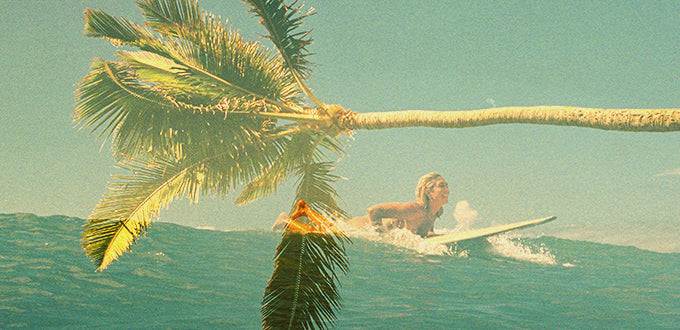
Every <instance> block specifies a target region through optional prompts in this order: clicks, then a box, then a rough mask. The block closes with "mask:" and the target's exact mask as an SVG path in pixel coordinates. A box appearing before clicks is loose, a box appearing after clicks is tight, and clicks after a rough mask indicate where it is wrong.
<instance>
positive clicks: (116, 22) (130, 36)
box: [84, 8, 153, 45]
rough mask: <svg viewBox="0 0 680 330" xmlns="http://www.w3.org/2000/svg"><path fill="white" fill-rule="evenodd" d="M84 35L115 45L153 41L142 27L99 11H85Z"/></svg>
mask: <svg viewBox="0 0 680 330" xmlns="http://www.w3.org/2000/svg"><path fill="white" fill-rule="evenodd" d="M84 15H85V35H86V36H88V37H94V38H104V39H106V40H109V41H110V42H112V43H113V44H116V45H121V44H125V45H138V43H139V42H140V41H142V40H149V39H153V37H152V35H151V33H150V32H149V31H148V30H146V29H145V28H144V27H142V26H140V25H137V24H135V23H133V22H130V21H128V20H126V19H124V18H117V17H113V16H112V15H109V14H107V13H105V12H103V11H101V10H94V9H89V8H88V9H85V12H84Z"/></svg>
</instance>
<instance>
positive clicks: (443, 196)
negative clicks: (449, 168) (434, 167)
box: [427, 178, 449, 205]
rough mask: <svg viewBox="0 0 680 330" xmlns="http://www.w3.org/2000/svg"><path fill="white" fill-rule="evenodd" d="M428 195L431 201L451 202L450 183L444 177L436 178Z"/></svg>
mask: <svg viewBox="0 0 680 330" xmlns="http://www.w3.org/2000/svg"><path fill="white" fill-rule="evenodd" d="M427 195H428V196H429V197H430V201H431V202H439V203H442V205H444V204H446V203H448V202H449V185H448V183H446V181H444V179H442V178H437V179H435V180H434V186H432V188H430V189H429V191H428V192H427Z"/></svg>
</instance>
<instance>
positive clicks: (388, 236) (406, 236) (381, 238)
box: [345, 226, 454, 255]
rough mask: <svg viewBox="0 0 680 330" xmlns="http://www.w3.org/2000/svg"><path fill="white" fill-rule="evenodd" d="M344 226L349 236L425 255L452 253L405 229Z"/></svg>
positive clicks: (446, 248)
mask: <svg viewBox="0 0 680 330" xmlns="http://www.w3.org/2000/svg"><path fill="white" fill-rule="evenodd" d="M346 227H347V228H345V232H346V233H347V235H349V236H350V237H358V238H363V239H367V240H370V241H374V242H380V243H384V244H390V245H394V246H398V247H402V248H406V249H409V250H414V251H417V252H418V253H422V254H427V255H452V254H454V253H453V252H452V251H451V248H449V247H448V246H445V245H441V244H433V243H429V242H427V241H425V239H423V238H422V237H420V236H418V235H416V234H413V233H412V232H411V231H409V230H407V229H394V230H391V231H389V232H387V233H378V232H376V231H375V230H374V229H373V228H372V227H371V226H365V227H362V228H352V227H350V226H346Z"/></svg>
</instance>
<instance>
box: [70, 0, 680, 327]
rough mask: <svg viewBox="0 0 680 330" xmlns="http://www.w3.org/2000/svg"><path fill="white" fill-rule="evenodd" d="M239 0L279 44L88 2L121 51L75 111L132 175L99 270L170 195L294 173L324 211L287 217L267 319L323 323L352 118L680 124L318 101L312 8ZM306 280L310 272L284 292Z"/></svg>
mask: <svg viewBox="0 0 680 330" xmlns="http://www.w3.org/2000/svg"><path fill="white" fill-rule="evenodd" d="M244 2H245V3H246V4H248V6H249V8H250V11H251V12H252V13H253V14H254V15H255V16H257V17H259V19H260V23H261V24H262V25H264V27H265V28H266V30H267V31H268V33H269V35H268V36H266V37H267V38H268V39H269V40H270V41H271V42H272V43H273V44H274V45H275V48H276V49H275V50H269V49H266V48H264V47H263V46H261V45H260V44H259V43H257V42H247V41H244V40H243V39H242V38H241V37H240V36H239V34H238V33H237V32H234V31H232V30H230V29H229V28H228V27H225V26H224V25H223V23H222V22H221V21H220V20H219V19H217V18H216V17H215V16H213V15H211V14H209V13H206V12H204V11H201V10H200V8H199V7H198V4H197V2H196V1H195V0H137V5H138V7H139V8H140V9H141V11H142V13H143V15H144V16H145V19H146V26H142V25H138V24H135V23H133V22H131V21H128V20H126V19H123V18H117V17H114V16H111V15H109V14H107V13H105V12H102V11H99V10H91V9H87V10H86V11H85V19H86V26H85V31H86V34H87V35H88V36H90V37H98V38H104V39H106V40H109V41H110V42H111V43H112V44H114V45H116V46H124V48H123V49H122V50H119V51H118V52H117V56H118V58H119V60H118V61H113V62H112V61H105V60H103V59H95V60H94V61H93V63H92V65H91V69H90V72H89V73H88V74H87V75H86V76H85V77H84V78H83V80H82V82H81V83H80V84H79V86H78V90H77V92H76V98H77V102H76V110H75V112H74V117H75V120H76V122H77V123H78V126H80V127H81V128H88V129H91V131H92V132H97V133H98V135H99V136H100V137H101V136H103V137H105V138H110V139H111V140H112V144H113V154H114V156H115V158H116V160H117V162H118V164H119V165H118V166H119V167H120V168H122V169H124V170H126V171H127V172H128V173H129V174H127V175H119V176H114V177H113V178H112V179H111V181H110V183H109V191H108V192H107V193H106V194H105V195H104V196H103V198H102V199H101V201H100V202H99V203H98V204H97V205H96V206H95V209H94V211H93V213H92V215H91V216H90V217H89V219H88V223H87V225H86V226H85V230H84V234H83V241H82V244H83V246H84V248H85V250H86V253H87V255H88V256H89V257H90V258H91V259H92V260H93V262H94V263H95V265H96V266H97V269H98V270H104V269H106V268H107V267H108V266H109V265H110V264H111V262H112V261H113V260H115V259H117V258H118V257H119V256H120V255H121V254H122V253H123V252H124V251H126V250H127V249H129V247H130V245H131V243H133V242H134V241H135V240H136V239H137V238H139V237H140V236H141V235H143V234H144V233H145V232H146V230H147V228H148V226H149V225H150V223H151V221H152V219H153V218H154V217H156V216H157V215H158V212H159V211H160V209H161V208H162V207H164V206H166V205H167V204H169V203H170V202H172V201H174V200H175V199H178V198H189V199H192V200H196V199H197V198H198V197H199V196H200V195H210V196H219V197H226V196H227V195H228V194H229V193H231V192H233V191H235V190H238V189H241V191H240V193H239V195H238V197H237V198H236V203H237V204H245V203H248V202H251V201H253V200H255V199H257V198H260V197H264V196H267V195H270V194H272V193H274V192H275V191H276V189H277V187H278V185H279V184H280V183H282V182H283V181H284V180H285V179H287V178H288V177H291V176H293V177H296V178H297V187H298V188H297V191H296V195H295V196H294V198H293V203H292V206H291V209H294V208H295V206H296V205H298V201H301V200H304V201H305V202H306V203H303V204H305V206H304V207H302V206H300V205H298V206H300V207H298V208H297V209H296V210H297V211H298V213H299V212H301V210H304V212H306V213H305V215H306V216H307V215H309V214H317V213H316V212H318V213H319V214H320V215H319V216H318V217H317V216H316V215H313V216H311V218H315V219H317V220H316V221H311V223H310V227H299V226H298V227H295V228H297V229H293V227H289V229H288V230H286V231H285V233H284V235H283V239H282V243H281V244H280V245H279V247H278V248H277V254H276V256H277V257H276V258H277V259H276V264H277V267H276V269H275V272H274V276H273V277H272V280H271V281H270V285H269V287H268V289H267V296H265V301H264V307H263V314H264V316H265V317H264V319H263V320H264V321H263V325H264V326H265V327H274V326H280V325H283V324H285V325H288V326H300V327H311V326H313V325H317V326H322V327H323V326H324V324H326V323H327V322H332V321H333V320H334V316H333V313H334V312H333V311H334V310H335V309H337V308H338V307H339V305H338V301H339V296H338V295H337V288H336V285H335V284H334V283H335V280H336V277H335V270H336V269H340V270H342V271H346V269H347V267H346V266H347V264H346V257H345V254H344V243H345V242H347V241H348V240H347V238H346V237H345V236H344V235H343V234H342V232H341V231H338V230H336V228H335V227H334V226H333V225H332V224H330V225H328V224H326V225H320V223H321V220H319V217H322V218H323V217H327V218H331V219H337V218H344V217H346V216H347V214H346V212H345V211H343V210H342V209H341V208H340V207H339V205H338V203H337V202H336V199H337V198H338V196H337V193H336V191H335V190H334V188H333V187H332V184H333V183H334V182H335V181H336V180H337V179H338V176H336V175H334V174H333V172H332V171H333V169H334V162H333V161H332V159H333V158H331V157H335V158H336V159H337V157H338V156H341V155H342V153H343V149H344V144H343V140H344V139H343V136H345V135H347V134H351V131H352V130H358V129H383V128H396V127H413V126H430V127H471V126H480V125H494V124H503V123H532V124H545V125H569V126H583V127H592V128H598V129H606V130H630V131H677V130H680V110H678V109H646V110H640V109H636V110H626V109H619V110H605V109H585V108H575V107H525V108H522V107H518V108H495V109H487V110H476V111H451V112H434V111H403V112H391V113H384V112H379V113H355V112H350V111H347V110H345V109H343V108H342V107H340V106H338V105H330V104H326V103H324V102H322V101H321V100H319V99H318V98H317V97H316V96H315V95H314V94H313V93H312V92H311V90H310V89H309V88H308V87H307V86H306V85H305V82H306V79H307V77H308V74H309V72H310V63H309V61H308V58H309V55H310V54H309V52H308V51H307V46H308V45H309V44H310V43H311V42H312V38H311V36H310V33H309V32H310V31H308V30H304V29H303V26H302V22H303V19H305V17H307V16H309V15H311V14H312V11H311V10H305V9H304V8H303V7H302V6H297V5H295V3H293V4H291V5H287V4H285V3H283V1H280V0H244ZM131 49H137V50H135V51H133V50H131ZM343 133H344V134H343ZM307 218H310V217H309V216H307ZM291 224H293V222H291ZM300 228H303V229H300ZM307 270H309V271H310V273H304V274H303V271H307ZM303 275H304V276H303ZM299 278H304V279H306V280H304V281H297V282H294V285H293V290H288V291H286V290H284V291H285V292H282V291H277V288H278V289H280V288H282V287H284V286H287V285H289V284H290V283H291V282H290V281H291V280H292V279H299ZM305 281H306V282H305ZM321 282H323V283H325V284H324V285H316V284H318V283H321ZM307 284H309V285H308V286H306V287H305V285H307ZM309 288H311V289H310V290H312V291H310V292H311V293H310V294H311V296H308V297H312V298H309V299H308V301H307V303H308V304H307V305H304V306H303V305H302V304H301V303H302V300H300V299H302V298H301V297H302V296H301V295H300V293H301V292H302V291H304V290H306V289H309ZM314 288H316V289H314ZM314 290H316V291H314ZM296 306H303V307H300V308H298V307H296Z"/></svg>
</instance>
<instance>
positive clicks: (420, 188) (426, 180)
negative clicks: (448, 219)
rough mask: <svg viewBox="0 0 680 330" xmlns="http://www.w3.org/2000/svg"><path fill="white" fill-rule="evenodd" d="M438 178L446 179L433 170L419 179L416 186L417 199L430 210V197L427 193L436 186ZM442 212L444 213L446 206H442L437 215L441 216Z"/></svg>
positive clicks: (426, 209)
mask: <svg viewBox="0 0 680 330" xmlns="http://www.w3.org/2000/svg"><path fill="white" fill-rule="evenodd" d="M437 179H442V180H443V179H444V178H443V177H442V176H441V175H439V174H437V173H435V172H432V173H428V174H425V175H423V176H421V177H420V180H418V185H417V186H416V200H417V201H419V202H420V203H422V204H423V207H424V208H425V211H429V210H430V197H428V196H427V194H426V193H425V191H426V190H428V189H432V188H434V181H435V180H437ZM442 213H444V208H443V207H442V208H441V209H439V211H437V213H436V214H435V217H437V218H439V217H440V216H441V215H442Z"/></svg>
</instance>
